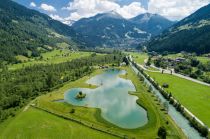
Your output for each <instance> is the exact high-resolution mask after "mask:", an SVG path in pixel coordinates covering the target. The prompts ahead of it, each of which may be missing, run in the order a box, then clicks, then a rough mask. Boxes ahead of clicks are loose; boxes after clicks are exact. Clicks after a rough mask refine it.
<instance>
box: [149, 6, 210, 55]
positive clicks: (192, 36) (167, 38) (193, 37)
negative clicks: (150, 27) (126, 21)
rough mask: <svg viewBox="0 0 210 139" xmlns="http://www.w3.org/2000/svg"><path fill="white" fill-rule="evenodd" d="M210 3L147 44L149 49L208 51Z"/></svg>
mask: <svg viewBox="0 0 210 139" xmlns="http://www.w3.org/2000/svg"><path fill="white" fill-rule="evenodd" d="M209 36H210V4H209V5H207V6H205V7H202V8H201V9H199V10H198V11H196V12H195V13H193V14H192V15H190V16H188V17H186V18H185V19H183V20H181V21H180V22H178V23H177V24H175V25H174V26H172V27H171V28H169V29H168V30H167V31H165V32H164V33H163V34H162V35H160V36H158V37H155V38H153V39H152V40H151V41H150V42H149V43H148V44H147V48H148V50H149V51H158V52H163V51H170V52H180V51H187V52H196V53H198V54H203V53H209V52H210V39H209Z"/></svg>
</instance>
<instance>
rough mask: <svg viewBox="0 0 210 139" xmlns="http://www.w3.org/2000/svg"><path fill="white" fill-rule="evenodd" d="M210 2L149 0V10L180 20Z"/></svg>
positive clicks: (196, 0)
mask: <svg viewBox="0 0 210 139" xmlns="http://www.w3.org/2000/svg"><path fill="white" fill-rule="evenodd" d="M209 2H210V0H173V1H171V0H149V3H148V12H150V13H157V14H160V15H162V16H165V17H167V18H169V19H171V20H180V19H182V18H184V17H186V16H188V15H190V14H192V13H193V12H195V11H196V10H197V9H199V8H200V7H203V6H204V5H207V4H208V3H209Z"/></svg>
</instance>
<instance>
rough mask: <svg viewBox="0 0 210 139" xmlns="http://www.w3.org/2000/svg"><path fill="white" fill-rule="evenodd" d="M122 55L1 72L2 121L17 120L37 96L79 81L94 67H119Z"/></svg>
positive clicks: (4, 69)
mask: <svg viewBox="0 0 210 139" xmlns="http://www.w3.org/2000/svg"><path fill="white" fill-rule="evenodd" d="M122 59H123V55H122V54H121V53H116V54H109V55H106V56H98V55H92V56H90V57H86V58H81V59H75V60H72V61H71V62H65V63H61V64H56V65H35V66H32V67H26V68H24V69H21V70H17V71H8V70H7V68H6V67H4V68H2V69H3V70H2V71H1V72H0V121H2V120H4V119H6V118H7V117H8V116H14V115H15V111H16V110H18V109H19V108H21V107H22V106H24V105H25V103H26V102H27V101H29V100H30V99H33V98H35V97H36V96H38V95H41V94H43V93H46V92H48V91H52V90H53V89H56V88H59V87H61V86H62V85H63V83H65V82H67V81H74V80H77V79H79V78H81V77H83V76H85V75H87V74H90V73H91V72H92V71H93V68H92V66H94V65H103V64H108V63H110V64H119V62H120V61H122Z"/></svg>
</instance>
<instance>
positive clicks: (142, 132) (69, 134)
mask: <svg viewBox="0 0 210 139" xmlns="http://www.w3.org/2000/svg"><path fill="white" fill-rule="evenodd" d="M122 69H125V70H126V71H127V72H128V74H127V76H125V75H124V76H120V77H121V78H125V79H130V80H132V82H133V83H134V85H135V87H136V89H137V91H136V92H135V93H134V95H136V96H138V97H139V99H138V100H137V103H138V104H139V105H141V106H143V107H144V108H145V109H146V110H147V112H148V118H149V122H148V123H147V124H146V125H145V126H143V127H140V128H138V129H132V130H128V129H122V128H119V127H117V126H115V125H113V124H111V123H109V122H107V121H105V120H104V119H103V118H102V117H101V115H100V114H101V113H100V110H99V109H94V108H87V107H78V106H73V105H70V104H67V103H60V102H54V101H53V100H57V99H63V98H64V96H63V95H64V93H65V92H66V91H67V90H69V89H71V88H77V87H81V88H96V86H93V85H91V86H90V85H88V84H86V80H88V79H89V78H90V77H93V76H95V75H97V74H100V73H102V72H103V70H96V71H95V72H94V73H92V74H91V75H89V76H85V77H83V78H81V79H79V80H77V81H74V82H69V83H66V84H65V85H64V86H63V87H61V88H60V89H58V90H55V91H53V92H51V93H49V94H46V95H42V96H40V97H38V98H37V99H36V100H35V101H34V103H36V105H37V106H38V107H41V108H44V109H47V110H49V111H51V112H54V113H58V114H61V115H63V116H65V117H74V118H77V119H79V120H81V121H86V122H89V123H91V124H94V126H96V127H100V128H104V129H109V130H112V131H114V132H117V133H121V134H126V135H128V136H129V137H135V138H144V139H147V138H148V139H150V138H157V131H158V128H159V127H160V126H165V127H166V128H167V131H168V134H169V135H168V137H167V138H169V139H178V138H185V136H184V135H183V133H182V132H181V130H180V129H179V128H178V127H177V126H176V124H175V123H174V121H173V120H172V119H171V118H170V117H169V116H168V115H167V114H166V113H165V112H164V111H161V106H160V105H159V103H158V102H157V101H156V99H155V97H154V95H153V94H152V93H148V92H147V88H146V87H145V86H143V84H142V82H140V81H139V79H138V77H137V76H136V75H135V73H134V72H133V71H132V70H131V68H129V67H124V68H122ZM72 109H75V113H73V114H72V113H70V111H71V110H72ZM167 121H168V122H169V123H168V124H166V122H167ZM0 131H1V132H0V138H5V137H7V138H21V139H22V138H27V139H28V138H37V137H38V138H70V139H71V138H72V139H75V138H76V139H89V138H90V139H103V138H107V139H112V138H113V139H114V138H116V137H113V136H111V135H108V134H105V133H101V132H99V131H97V130H93V129H90V128H88V127H86V126H84V125H81V124H77V123H74V122H72V121H69V120H64V119H62V118H59V117H56V116H54V115H52V114H49V113H46V112H44V111H40V110H37V109H34V108H31V107H30V108H29V109H28V110H27V111H25V112H20V113H19V114H18V115H17V116H16V117H14V118H12V119H10V120H8V121H5V122H3V123H2V124H0Z"/></svg>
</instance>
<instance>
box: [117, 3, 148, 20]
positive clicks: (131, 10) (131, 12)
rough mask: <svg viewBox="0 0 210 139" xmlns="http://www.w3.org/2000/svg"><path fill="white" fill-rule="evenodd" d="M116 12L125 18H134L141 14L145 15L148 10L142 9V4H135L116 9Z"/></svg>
mask: <svg viewBox="0 0 210 139" xmlns="http://www.w3.org/2000/svg"><path fill="white" fill-rule="evenodd" d="M116 12H117V13H119V14H120V15H122V16H123V17H125V18H132V17H135V16H137V15H139V14H141V13H145V12H146V10H145V9H144V8H143V7H142V5H141V3H140V2H133V3H131V4H130V5H125V6H123V7H121V8H118V9H116Z"/></svg>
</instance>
